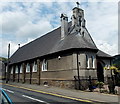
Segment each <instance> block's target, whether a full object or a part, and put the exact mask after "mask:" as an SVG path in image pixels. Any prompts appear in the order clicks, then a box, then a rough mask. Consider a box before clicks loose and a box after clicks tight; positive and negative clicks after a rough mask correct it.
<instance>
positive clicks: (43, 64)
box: [42, 59, 47, 71]
mask: <svg viewBox="0 0 120 104" xmlns="http://www.w3.org/2000/svg"><path fill="white" fill-rule="evenodd" d="M42 71H47V61H46V60H45V59H44V60H43V63H42Z"/></svg>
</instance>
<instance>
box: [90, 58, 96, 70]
mask: <svg viewBox="0 0 120 104" xmlns="http://www.w3.org/2000/svg"><path fill="white" fill-rule="evenodd" d="M91 60H92V68H95V65H94V56H91Z"/></svg>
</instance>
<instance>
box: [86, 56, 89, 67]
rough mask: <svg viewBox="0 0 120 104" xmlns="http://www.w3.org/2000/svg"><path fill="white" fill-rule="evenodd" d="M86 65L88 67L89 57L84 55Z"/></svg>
mask: <svg viewBox="0 0 120 104" xmlns="http://www.w3.org/2000/svg"><path fill="white" fill-rule="evenodd" d="M86 67H87V68H89V58H88V55H86Z"/></svg>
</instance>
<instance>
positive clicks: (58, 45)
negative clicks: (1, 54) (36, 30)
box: [10, 23, 97, 64]
mask: <svg viewBox="0 0 120 104" xmlns="http://www.w3.org/2000/svg"><path fill="white" fill-rule="evenodd" d="M70 25H71V23H69V27H70ZM87 35H89V34H87ZM87 37H90V36H87ZM90 38H91V37H90ZM90 38H89V39H90ZM91 41H92V39H91ZM73 48H83V49H84V48H86V49H94V50H97V47H96V46H95V44H94V42H89V41H88V40H87V39H86V37H82V36H81V35H78V33H77V32H75V33H72V34H69V35H67V36H66V37H65V38H64V39H63V40H61V27H59V28H57V29H55V30H53V31H51V32H49V33H47V34H46V35H44V36H42V37H40V38H37V39H36V40H34V41H32V42H30V43H28V44H26V45H24V46H23V47H21V48H19V49H18V50H17V51H16V52H15V53H14V54H13V55H12V56H11V58H10V64H13V63H18V62H21V61H25V60H29V59H33V58H36V57H41V56H44V55H48V54H52V53H55V52H60V51H64V50H68V49H73Z"/></svg>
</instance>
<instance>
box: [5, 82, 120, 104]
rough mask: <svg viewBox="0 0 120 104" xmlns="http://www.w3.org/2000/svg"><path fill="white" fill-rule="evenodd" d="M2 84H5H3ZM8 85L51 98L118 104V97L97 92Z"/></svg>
mask: <svg viewBox="0 0 120 104" xmlns="http://www.w3.org/2000/svg"><path fill="white" fill-rule="evenodd" d="M3 84H6V83H4V82H3ZM8 85H13V86H16V87H18V86H19V87H21V88H26V89H31V90H33V91H41V92H43V93H44V92H45V93H48V94H52V95H53V96H54V95H55V96H57V95H61V96H66V97H68V98H69V97H70V98H74V99H75V98H76V99H83V100H88V101H93V102H98V103H99V104H102V103H103V104H120V102H119V101H120V96H118V95H112V94H103V93H99V92H86V91H80V90H75V89H65V88H59V87H54V86H44V85H35V84H26V83H25V84H22V83H17V82H9V83H8Z"/></svg>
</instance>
